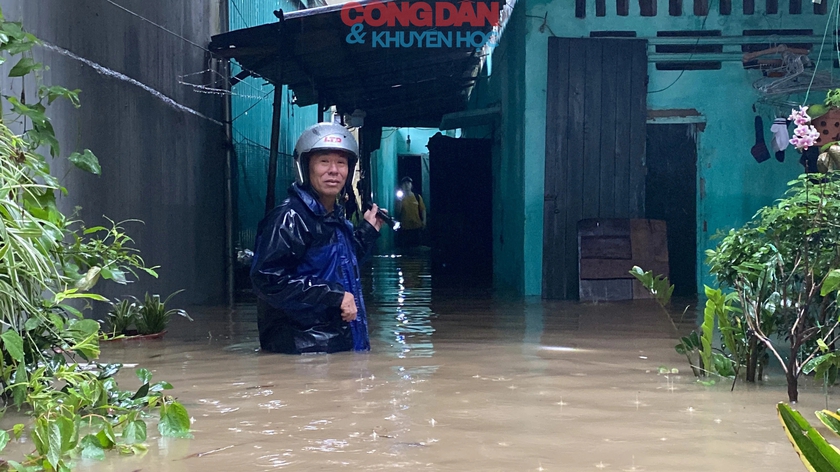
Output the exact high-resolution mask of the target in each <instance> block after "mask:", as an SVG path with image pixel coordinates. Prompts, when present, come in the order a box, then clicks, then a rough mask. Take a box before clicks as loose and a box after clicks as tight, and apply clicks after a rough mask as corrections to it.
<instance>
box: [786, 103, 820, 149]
mask: <svg viewBox="0 0 840 472" xmlns="http://www.w3.org/2000/svg"><path fill="white" fill-rule="evenodd" d="M807 109H808V107H799V111H795V110H791V114H790V117H791V119H793V120H794V121H795V122H796V123H797V125H798V126H797V127H796V129H794V130H793V137H792V138H790V143H791V144H792V145H793V146H794V147H795V148H796V149H808V148H809V147H811V146H813V145H814V144H816V142H817V139H819V138H820V133H819V131H817V129H816V128H814V127H813V126H812V125H809V124H808V123H809V122H810V121H811V118H810V117H809V116H808V115H807V114H806V113H805V110H807ZM806 118H807V121H805V122H802V123H801V121H804V120H805V119H806Z"/></svg>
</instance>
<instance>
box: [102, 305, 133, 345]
mask: <svg viewBox="0 0 840 472" xmlns="http://www.w3.org/2000/svg"><path fill="white" fill-rule="evenodd" d="M139 314H140V307H138V306H137V304H136V303H134V302H131V301H130V300H128V299H123V300H120V301H118V302H116V303H115V302H111V309H110V310H108V315H107V317H106V318H105V322H106V326H105V333H106V334H107V335H109V336H111V337H114V336H119V335H121V334H126V333H127V331H128V329H129V328H131V327H132V326H134V324H135V323H136V322H137V316H138V315H139Z"/></svg>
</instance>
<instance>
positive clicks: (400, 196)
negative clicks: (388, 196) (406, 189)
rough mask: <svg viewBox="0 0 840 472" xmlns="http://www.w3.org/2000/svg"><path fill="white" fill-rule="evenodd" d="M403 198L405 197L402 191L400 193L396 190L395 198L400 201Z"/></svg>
mask: <svg viewBox="0 0 840 472" xmlns="http://www.w3.org/2000/svg"><path fill="white" fill-rule="evenodd" d="M404 196H405V193H403V191H402V190H397V198H399V199H400V200H402V197H404Z"/></svg>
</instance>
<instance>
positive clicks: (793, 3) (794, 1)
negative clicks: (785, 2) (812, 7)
mask: <svg viewBox="0 0 840 472" xmlns="http://www.w3.org/2000/svg"><path fill="white" fill-rule="evenodd" d="M823 1H826V0H823ZM788 11H789V12H790V14H791V15H799V14H801V13H802V0H790V8H789V10H788Z"/></svg>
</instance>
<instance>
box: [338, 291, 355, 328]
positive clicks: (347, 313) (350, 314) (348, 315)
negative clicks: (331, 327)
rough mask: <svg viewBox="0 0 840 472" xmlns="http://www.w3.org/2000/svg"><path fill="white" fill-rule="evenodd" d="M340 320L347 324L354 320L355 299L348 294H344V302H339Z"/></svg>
mask: <svg viewBox="0 0 840 472" xmlns="http://www.w3.org/2000/svg"><path fill="white" fill-rule="evenodd" d="M341 319H342V320H344V321H346V322H348V323H349V322H351V321H353V320H355V319H356V298H355V297H354V296H353V294H352V293H350V292H344V300H342V301H341Z"/></svg>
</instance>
